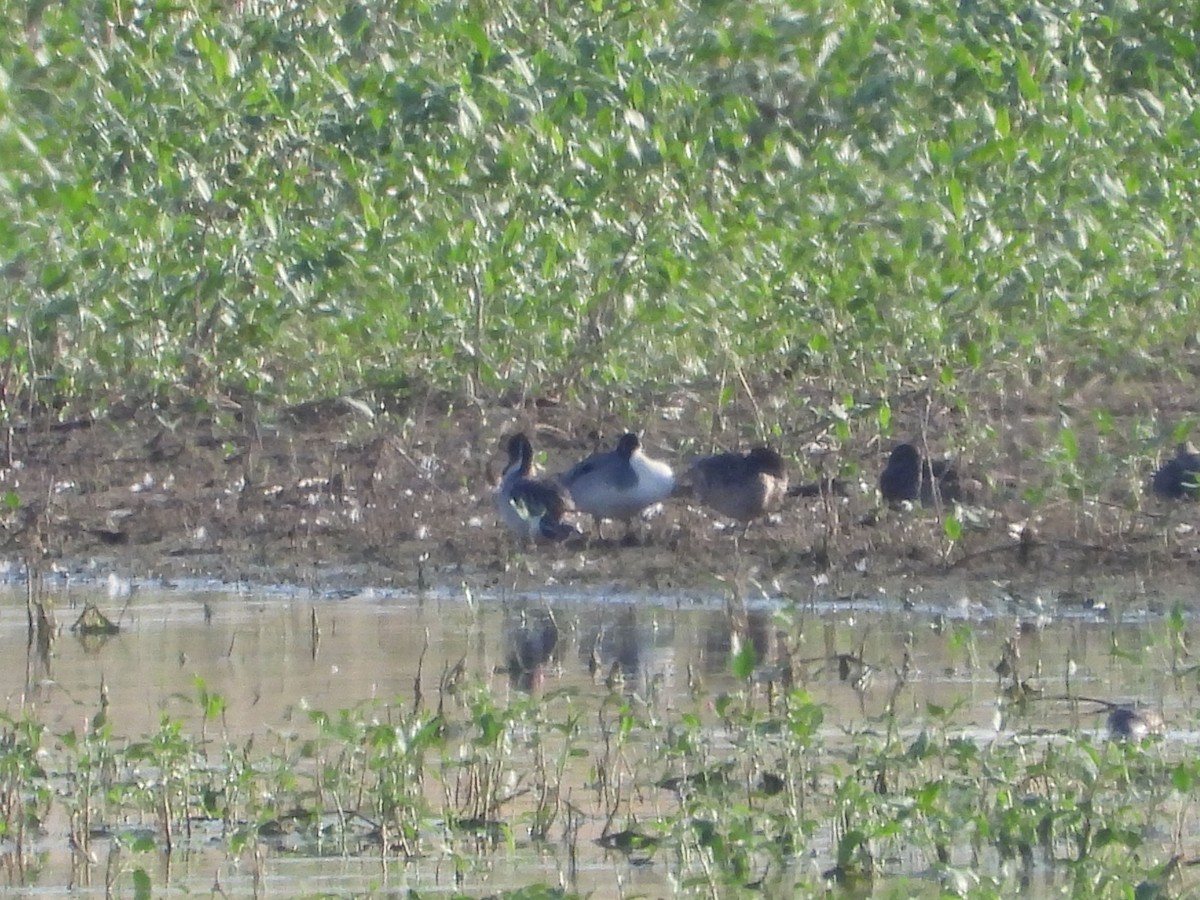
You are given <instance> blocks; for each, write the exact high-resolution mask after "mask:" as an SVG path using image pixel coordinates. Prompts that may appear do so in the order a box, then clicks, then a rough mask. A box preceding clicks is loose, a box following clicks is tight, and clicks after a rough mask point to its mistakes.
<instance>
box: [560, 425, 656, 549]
mask: <svg viewBox="0 0 1200 900" xmlns="http://www.w3.org/2000/svg"><path fill="white" fill-rule="evenodd" d="M559 480H560V481H561V482H562V484H563V487H565V488H566V489H567V491H568V493H570V495H571V499H572V501H574V503H575V508H576V509H577V510H579V511H580V512H583V513H587V514H588V515H590V516H591V517H592V518H593V519H594V520H595V521H596V527H597V530H599V527H600V522H601V520H603V519H621V520H623V521H624V522H625V539H626V541H629V540H630V539H631V538H632V536H633V535H632V532H633V521H632V520H633V517H634V516H637V515H639V514H640V513H641V512H642V510H644V509H646V507H648V506H652V505H653V504H655V503H658V502H659V501H662V500H665V499H666V498H667V497H669V496H671V492H672V491H673V490H674V489H675V475H674V473H673V472H672V471H671V467H670V466H669V465H667V464H666V463H664V462H660V461H658V460H656V459H651V458H650V457H648V456H646V454H645V453H643V452H642V444H641V441H640V440H639V439H638V436H637V435H636V434H633V433H627V434H623V435H622V436H621V439H620V440H619V441H618V442H617V448H616V449H615V450H609V451H607V452H604V453H593V454H592V455H591V456H589V457H588V458H587V459H585V460H583V462H581V463H578V464H576V465H575V466H572V467H571V469H570V470H569V471H567V472H566V473H565V474H563V475H562V476H561V477H560V478H559Z"/></svg>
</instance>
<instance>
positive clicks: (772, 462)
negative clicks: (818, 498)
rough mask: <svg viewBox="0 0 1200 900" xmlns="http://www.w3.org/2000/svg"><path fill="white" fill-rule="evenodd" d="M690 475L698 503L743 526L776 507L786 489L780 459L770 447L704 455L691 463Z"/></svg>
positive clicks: (786, 478)
mask: <svg viewBox="0 0 1200 900" xmlns="http://www.w3.org/2000/svg"><path fill="white" fill-rule="evenodd" d="M691 474H692V490H693V491H694V492H695V494H696V497H697V498H698V499H699V500H700V502H701V503H703V504H704V505H705V506H708V507H710V508H711V509H713V510H715V511H716V512H718V513H720V514H721V515H723V516H728V517H729V518H731V519H737V520H738V521H739V522H745V523H749V522H750V521H751V520H752V519H756V518H758V517H759V516H761V515H763V514H764V513H766V512H768V511H769V510H771V509H772V508H774V507H775V506H776V505H778V503H779V501H780V500H782V499H783V497H784V495H785V494H787V490H788V475H787V468H786V466H785V465H784V462H783V457H782V456H780V455H779V454H778V453H776V452H775V451H774V450H772V449H770V448H769V447H755V448H754V449H753V450H751V451H750V452H749V453H718V454H716V455H715V456H706V457H704V458H703V459H698V460H696V461H695V462H694V463H692V466H691Z"/></svg>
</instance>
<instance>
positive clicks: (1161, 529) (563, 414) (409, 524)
mask: <svg viewBox="0 0 1200 900" xmlns="http://www.w3.org/2000/svg"><path fill="white" fill-rule="evenodd" d="M699 421H701V417H699V416H697V415H694V414H693V413H691V412H689V411H688V410H683V411H682V412H676V413H675V414H673V415H671V416H670V417H667V416H664V417H661V418H659V419H656V420H655V421H654V422H653V423H651V424H649V425H647V427H646V428H645V430H644V434H645V442H646V446H647V450H648V451H649V452H650V453H652V454H653V455H656V456H658V457H660V458H664V459H667V460H668V461H670V462H671V463H672V464H673V465H675V466H676V469H677V471H681V470H683V469H684V468H685V466H686V462H687V459H688V458H689V457H694V456H695V455H697V454H698V453H703V452H708V451H709V450H710V449H711V448H713V447H714V446H721V447H723V448H726V449H730V448H734V447H736V446H737V445H738V443H739V442H738V441H736V440H734V439H732V438H729V439H728V440H724V441H712V440H711V435H710V434H709V433H707V432H706V431H705V429H704V428H702V427H696V426H695V425H690V426H689V424H688V423H695V422H699ZM626 427H628V426H626V425H625V424H624V423H623V422H620V421H619V420H617V419H615V418H613V419H601V420H597V419H596V418H594V417H587V416H582V415H579V414H577V413H576V414H572V413H571V412H568V411H566V410H564V409H561V408H549V409H547V408H543V407H530V408H504V407H497V408H494V409H490V410H486V411H485V410H482V409H481V408H479V407H478V406H470V405H467V406H463V407H461V408H459V409H457V410H455V409H453V408H450V409H437V410H430V411H427V412H426V413H425V414H423V415H420V416H417V415H412V414H410V415H408V416H404V417H399V416H396V417H392V416H388V417H384V418H375V417H373V416H369V415H366V414H365V413H364V410H363V409H361V408H359V407H357V406H355V405H354V404H347V403H345V402H343V401H337V400H333V401H328V402H326V403H321V404H305V405H303V406H302V407H295V408H292V409H290V410H284V411H280V412H279V413H278V414H277V415H273V416H271V417H270V421H266V417H264V416H251V415H248V414H245V412H244V411H241V410H237V411H233V412H229V413H226V414H222V415H213V414H211V413H210V414H204V415H180V414H175V415H166V414H163V413H162V412H157V413H154V414H149V413H137V414H131V415H125V416H120V415H109V416H106V417H102V418H95V419H92V418H82V419H76V420H72V421H69V422H51V421H45V422H42V423H38V424H34V425H32V426H30V427H27V428H20V429H14V430H13V432H12V434H11V437H10V441H9V446H10V452H9V455H10V462H11V464H10V465H8V466H6V467H5V469H4V472H3V479H2V482H0V484H2V489H3V491H4V492H5V493H6V494H7V501H8V512H7V514H6V516H5V519H4V536H5V550H4V554H5V556H6V557H7V558H8V559H9V560H10V561H11V562H12V563H13V564H14V565H18V566H25V565H28V566H30V567H32V568H33V569H34V570H35V571H39V572H43V573H50V572H54V571H59V572H75V573H79V574H82V575H85V576H86V575H87V574H88V573H96V574H98V575H100V576H101V577H102V576H103V574H104V573H106V572H110V571H111V572H115V573H117V574H119V575H122V576H125V577H135V578H150V579H159V580H162V581H165V582H168V583H169V582H171V581H172V580H176V579H185V578H186V579H207V580H216V581H218V582H228V583H251V584H291V585H296V586H308V587H313V588H315V589H352V588H356V587H365V586H374V587H381V588H395V589H399V590H405V591H417V590H420V589H422V588H425V587H430V586H439V587H455V586H458V585H466V586H468V587H472V588H482V589H488V590H498V591H504V590H523V589H534V588H539V587H543V586H546V585H562V586H564V587H565V586H577V587H583V588H586V589H589V590H605V589H613V590H622V591H630V592H635V593H636V592H675V593H680V592H682V593H686V592H689V591H695V592H699V593H703V594H718V595H720V594H728V593H736V594H739V595H742V596H755V595H762V594H768V595H772V596H784V597H792V598H795V599H800V598H803V597H806V596H810V595H812V594H813V593H814V591H815V592H818V593H820V594H821V595H822V596H838V595H854V594H856V593H863V592H866V593H869V592H872V591H875V590H878V589H879V585H880V584H888V585H892V586H895V585H897V584H898V585H900V586H901V588H902V587H903V585H904V584H909V583H911V584H916V585H920V586H921V587H922V588H932V589H933V590H934V591H935V592H936V590H937V585H938V584H944V585H946V586H947V587H946V591H947V592H953V591H957V590H959V589H960V588H959V585H961V584H962V583H964V582H966V583H969V582H972V581H984V582H998V583H1005V584H1009V585H1013V586H1014V589H1020V588H1021V586H1023V585H1024V586H1028V587H1029V588H1030V589H1037V586H1038V585H1042V584H1052V585H1053V586H1054V587H1055V589H1056V590H1061V591H1064V592H1078V593H1080V594H1081V595H1086V594H1087V593H1088V591H1089V590H1090V585H1091V583H1092V582H1093V581H1094V580H1095V579H1097V578H1106V577H1112V576H1124V577H1130V576H1132V577H1134V578H1135V579H1144V580H1145V581H1146V582H1147V583H1149V584H1153V585H1155V586H1159V585H1168V584H1174V583H1183V582H1185V581H1187V580H1189V579H1191V578H1193V577H1194V574H1195V572H1196V569H1197V565H1198V563H1200V545H1198V541H1197V537H1196V531H1195V529H1194V528H1192V527H1191V526H1190V524H1188V523H1190V521H1191V519H1192V517H1193V516H1192V513H1193V511H1194V507H1193V505H1191V504H1168V503H1160V502H1158V501H1152V500H1147V501H1146V502H1145V503H1140V504H1138V505H1137V506H1136V508H1132V509H1131V508H1129V505H1128V504H1126V505H1122V504H1120V503H1117V502H1106V501H1103V500H1100V501H1098V502H1094V503H1089V504H1084V503H1079V504H1065V503H1062V502H1057V503H1052V504H1048V505H1047V506H1046V508H1043V509H1030V508H1029V507H1028V505H1027V504H1026V503H1025V502H1023V501H1022V500H1020V499H1019V498H1018V497H1017V496H1015V494H1014V492H1013V491H1012V490H1011V489H1006V488H1005V487H1004V486H1003V485H995V484H993V485H990V486H989V487H988V488H987V489H986V491H985V493H984V495H983V496H981V497H980V498H979V502H978V503H977V504H976V505H972V506H970V507H968V508H966V509H964V510H961V511H960V512H961V521H962V523H963V529H962V533H961V535H960V536H959V538H958V540H954V541H952V540H950V538H949V537H948V536H947V533H946V530H945V528H944V526H943V519H942V517H941V515H939V511H938V510H936V509H925V508H920V507H917V508H915V509H904V510H891V509H888V508H886V507H881V506H880V504H879V499H878V495H877V492H876V491H875V478H876V477H877V474H878V471H879V467H880V466H881V464H882V459H883V456H882V453H881V451H880V450H879V448H878V447H871V446H868V447H858V448H842V449H841V452H840V453H839V454H838V457H837V460H838V462H837V464H838V465H839V466H840V467H841V468H840V470H838V471H837V472H834V471H827V470H826V471H823V470H822V469H821V468H820V466H822V465H828V464H829V460H828V459H826V458H822V457H819V456H814V455H812V454H809V455H807V456H804V457H802V458H798V457H797V456H795V455H794V454H793V455H789V454H788V453H787V452H786V451H787V449H788V448H787V447H781V448H780V449H781V450H783V451H784V455H785V457H787V459H788V463H789V467H790V468H791V472H792V478H793V481H794V482H795V481H803V480H813V479H817V478H821V477H826V476H828V475H831V474H835V473H836V474H841V475H843V476H844V475H845V473H846V471H847V468H849V470H850V471H851V473H852V474H853V473H854V472H857V473H858V477H857V478H854V477H851V478H850V479H848V484H849V488H850V490H849V492H848V493H849V496H847V497H814V498H791V499H789V500H788V502H787V503H786V504H785V506H784V507H783V508H782V509H781V510H780V512H779V513H778V514H776V515H775V516H773V517H772V519H771V520H770V521H767V522H761V523H758V524H756V525H754V526H753V527H752V528H751V530H750V532H749V534H748V535H746V536H745V537H739V535H740V528H724V527H722V524H721V523H719V522H718V521H716V520H714V518H713V517H712V516H711V514H709V513H708V512H706V511H704V510H702V509H701V508H699V507H698V506H697V505H696V504H695V503H694V502H693V501H692V500H691V499H690V498H688V497H687V496H686V491H684V492H683V494H682V495H681V496H679V497H675V498H672V500H671V501H670V502H668V503H667V504H665V505H664V507H663V509H662V510H661V512H660V513H659V514H658V515H657V516H655V517H653V518H651V519H649V520H648V521H646V522H644V523H643V524H642V528H641V534H642V537H643V539H642V541H641V543H640V544H639V545H636V546H626V545H625V544H623V543H622V542H621V541H620V540H619V539H618V536H619V528H617V527H616V526H610V530H609V531H606V532H605V533H604V535H602V536H600V537H596V536H595V535H594V533H593V534H592V536H591V537H590V539H589V540H586V541H583V540H581V541H576V542H572V543H570V544H568V545H566V546H553V547H542V548H537V549H529V548H526V547H524V546H523V545H521V544H520V543H519V542H518V541H516V540H515V539H514V538H513V536H512V535H511V534H510V533H509V532H508V531H507V530H506V529H504V528H503V526H502V525H500V524H499V523H498V522H497V519H496V515H495V512H494V507H493V501H492V495H491V490H492V485H493V484H494V483H495V480H496V477H497V475H498V474H499V471H500V468H501V467H502V465H503V454H502V452H501V446H502V439H503V437H504V436H505V435H507V434H510V433H512V432H513V431H515V430H518V429H520V430H525V431H527V432H528V433H529V434H530V435H531V437H532V438H533V439H534V442H535V445H536V447H537V449H538V451H539V453H541V454H542V459H543V461H544V463H545V465H546V468H547V469H548V470H550V471H557V470H559V469H560V468H565V467H566V466H567V465H569V464H570V463H571V462H573V461H575V460H577V459H579V458H582V456H584V455H586V454H587V453H589V452H591V451H592V450H594V449H595V448H596V447H597V446H604V444H605V442H606V441H611V440H612V439H613V438H614V437H615V435H617V434H619V433H620V432H621V431H622V430H624V429H625V428H626ZM726 437H729V436H728V435H727V436H726ZM814 459H816V460H817V463H816V464H814ZM846 460H851V461H852V463H851V464H850V465H849V466H847V464H846ZM580 525H581V527H583V528H584V530H585V531H589V532H590V531H591V530H592V524H591V523H590V522H587V521H581V522H580Z"/></svg>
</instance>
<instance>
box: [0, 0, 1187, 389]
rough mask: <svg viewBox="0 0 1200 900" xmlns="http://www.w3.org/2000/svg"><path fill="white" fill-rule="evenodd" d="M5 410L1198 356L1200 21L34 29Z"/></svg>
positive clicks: (1004, 10) (897, 15) (731, 14)
mask: <svg viewBox="0 0 1200 900" xmlns="http://www.w3.org/2000/svg"><path fill="white" fill-rule="evenodd" d="M4 7H5V9H4V18H5V21H7V22H9V23H10V24H14V23H15V24H18V25H23V27H9V28H6V29H4V30H3V32H0V147H2V150H3V154H4V158H5V160H6V164H5V168H4V171H3V173H2V175H0V204H2V206H3V216H2V218H0V221H2V223H3V224H0V264H2V265H3V266H4V268H3V274H4V279H3V283H4V291H3V296H4V328H3V332H2V333H0V340H2V341H3V347H4V351H5V352H4V354H3V357H4V358H5V360H6V362H5V372H4V376H5V387H6V389H7V392H8V394H7V396H8V397H9V398H13V397H16V396H30V395H31V394H32V393H41V391H42V389H43V388H45V387H46V386H52V387H53V390H54V391H56V392H57V393H59V394H60V395H67V396H71V395H79V394H90V395H96V394H103V393H105V392H112V391H131V390H132V391H135V392H138V391H142V390H149V391H156V390H161V389H162V388H163V387H165V386H167V385H171V384H181V385H185V386H187V387H189V388H192V387H195V388H202V389H208V388H212V387H219V388H223V389H237V390H249V391H250V392H253V393H257V394H260V395H264V396H268V397H270V396H275V397H282V398H302V397H304V396H310V395H315V394H319V393H323V392H328V391H331V390H345V389H353V388H357V387H360V386H364V385H366V386H371V385H377V386H378V385H397V384H403V383H407V382H411V381H412V380H414V379H415V378H418V377H419V379H420V380H421V382H422V383H426V384H430V385H432V386H435V387H442V388H448V389H451V390H462V389H464V388H465V389H467V390H472V391H475V390H477V391H483V392H485V393H486V392H496V391H500V390H508V389H521V390H527V391H531V392H539V391H549V390H566V391H568V392H571V391H578V390H579V389H580V388H581V386H584V385H586V386H588V389H591V388H593V387H597V386H598V387H599V388H601V389H602V390H607V391H612V390H619V389H621V388H622V387H623V386H625V385H628V384H635V385H647V386H649V387H651V388H657V387H662V386H664V385H666V384H669V383H676V382H678V381H679V380H680V379H683V380H686V381H696V382H700V383H704V382H708V383H712V382H714V381H716V380H718V379H719V378H720V377H721V375H722V373H727V372H738V373H739V374H741V375H743V377H749V378H751V379H752V380H753V379H755V378H763V377H771V376H786V375H788V374H790V373H804V374H805V375H806V376H811V377H815V378H818V379H822V380H825V381H826V382H827V383H828V384H829V385H830V386H831V387H832V388H833V389H840V388H842V387H843V386H846V385H849V384H854V385H856V386H859V387H860V388H865V389H867V390H872V391H875V392H877V393H878V394H881V395H886V394H887V392H888V391H889V390H891V389H893V388H894V387H895V386H896V385H898V384H900V383H902V382H903V381H904V380H905V379H908V378H910V377H912V376H914V375H924V376H933V377H935V378H938V379H940V380H941V381H942V382H943V383H944V384H947V385H949V384H952V383H955V382H956V381H961V380H963V379H964V378H968V377H969V376H971V375H972V374H977V375H978V376H979V379H978V380H979V381H981V382H982V381H992V380H994V379H996V378H1008V377H1014V376H1015V377H1020V378H1027V377H1037V376H1038V374H1039V373H1040V374H1043V375H1044V374H1047V369H1048V368H1052V369H1054V370H1055V374H1057V372H1058V371H1059V369H1058V367H1060V366H1061V365H1062V364H1063V363H1069V365H1070V367H1071V369H1072V370H1073V371H1076V372H1080V371H1082V372H1085V373H1086V372H1088V371H1091V370H1093V368H1094V367H1100V368H1103V369H1107V368H1109V367H1111V366H1112V365H1113V364H1115V363H1117V362H1119V363H1120V364H1121V365H1122V366H1123V367H1125V368H1126V369H1127V370H1129V371H1132V372H1134V373H1137V372H1138V371H1139V369H1145V368H1148V367H1157V366H1159V365H1160V364H1162V363H1163V362H1164V361H1167V362H1168V363H1171V361H1174V362H1175V364H1178V365H1183V364H1184V362H1183V360H1184V359H1185V357H1184V356H1182V355H1181V354H1180V351H1181V350H1182V349H1184V348H1186V347H1189V346H1190V344H1189V341H1191V340H1193V339H1194V337H1195V325H1196V322H1195V315H1194V311H1195V303H1196V301H1195V299H1194V294H1195V286H1196V279H1197V273H1198V272H1200V260H1198V259H1197V254H1198V252H1200V251H1198V250H1197V245H1196V242H1195V241H1194V240H1193V233H1194V229H1195V221H1194V218H1195V210H1196V209H1197V208H1198V206H1200V204H1198V202H1197V201H1198V200H1200V166H1198V165H1197V160H1196V147H1197V146H1200V144H1198V143H1197V130H1198V126H1200V112H1197V106H1196V98H1197V93H1198V74H1200V73H1198V67H1200V50H1198V46H1197V34H1198V31H1200V12H1197V9H1196V8H1195V7H1194V5H1192V4H1184V3H1180V2H1178V0H1174V2H1172V0H1150V2H1146V3H1140V4H1137V3H1123V2H1121V0H1112V2H1105V3H1100V4H1090V5H1083V6H1081V5H1079V4H1077V3H1074V2H1069V0H1034V2H1025V0H1021V2H1014V0H1003V2H1000V3H974V2H962V3H960V2H949V0H928V2H926V0H915V2H906V0H895V2H893V3H883V2H879V0H850V2H845V0H838V2H796V3H791V4H789V3H785V2H755V3H720V2H716V0H709V2H696V3H690V4H688V3H680V2H675V0H660V2H657V3H655V2H645V3H638V2H607V0H593V2H590V3H587V4H580V3H574V2H560V0H541V2H536V3H535V2H529V0H500V2H493V3H446V2H437V0H427V2H417V3H405V4H393V3H388V2H384V0H377V2H376V0H366V2H358V3H350V4H346V5H342V4H333V3H327V2H317V3H259V2H255V0H245V2H242V3H236V4H224V3H220V4H218V3H208V4H206V3H197V2H184V3H174V2H165V0H147V2H130V0H112V2H107V3H100V4H97V3H84V2H79V0H72V2H65V3H61V4H60V3H49V4H47V3H39V4H25V3H11V2H10V3H4Z"/></svg>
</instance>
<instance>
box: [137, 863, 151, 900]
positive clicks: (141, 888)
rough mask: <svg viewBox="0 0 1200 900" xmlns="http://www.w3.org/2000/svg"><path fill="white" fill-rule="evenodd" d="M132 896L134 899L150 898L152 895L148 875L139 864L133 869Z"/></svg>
mask: <svg viewBox="0 0 1200 900" xmlns="http://www.w3.org/2000/svg"><path fill="white" fill-rule="evenodd" d="M133 896H134V898H135V900H150V898H151V897H153V896H154V890H153V885H152V884H151V882H150V876H149V875H148V874H147V873H146V870H145V869H143V868H142V867H141V866H138V867H137V868H136V869H134V870H133Z"/></svg>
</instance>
